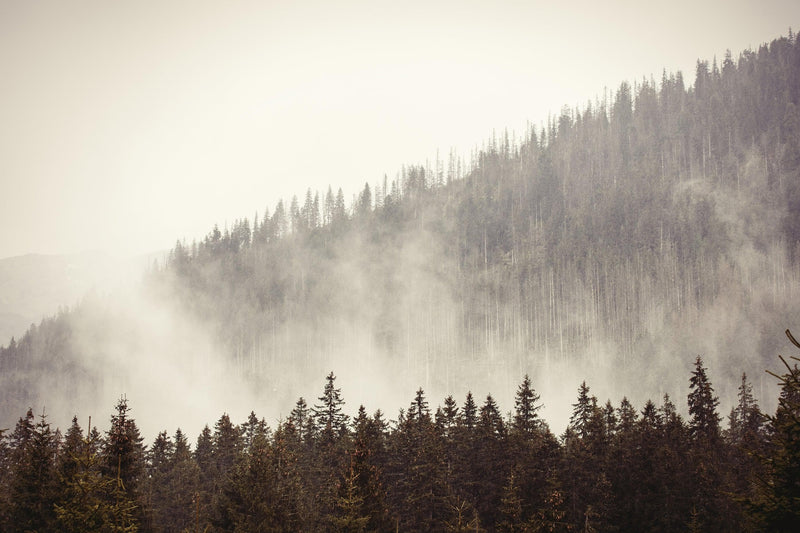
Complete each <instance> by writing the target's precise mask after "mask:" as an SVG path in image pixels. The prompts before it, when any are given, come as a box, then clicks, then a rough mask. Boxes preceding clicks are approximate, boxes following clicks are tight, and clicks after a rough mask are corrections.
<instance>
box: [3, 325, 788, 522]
mask: <svg viewBox="0 0 800 533" xmlns="http://www.w3.org/2000/svg"><path fill="white" fill-rule="evenodd" d="M787 334H789V332H788V331H787ZM789 336H790V338H791V339H792V342H793V343H794V344H795V346H797V347H798V348H800V344H797V342H796V341H794V339H793V338H792V337H791V335H790V334H789ZM793 359H795V358H793ZM781 360H782V361H783V363H784V365H785V371H784V372H783V373H782V374H773V375H775V376H776V377H777V378H778V379H779V382H780V385H781V392H780V398H779V406H778V409H777V411H776V413H775V414H774V416H764V415H763V414H762V413H761V411H760V410H759V407H758V404H757V403H756V401H755V400H754V398H753V394H752V389H751V386H750V383H749V381H748V380H747V376H746V375H742V381H741V386H740V388H739V393H738V402H737V404H736V406H735V407H734V408H733V409H732V410H731V413H730V415H729V417H728V421H727V427H726V428H725V429H723V428H722V424H721V417H720V415H719V413H718V412H717V404H718V399H717V397H716V396H715V394H714V388H713V385H712V382H711V379H710V376H709V375H708V373H707V369H706V368H705V366H704V364H703V360H702V359H701V358H700V357H697V359H696V360H695V362H694V369H693V371H692V373H691V376H690V379H689V384H690V392H689V395H688V398H687V402H688V405H687V407H688V413H689V415H688V419H684V418H683V417H682V416H681V415H680V414H679V413H678V409H677V408H676V405H675V404H674V403H673V401H672V400H671V399H670V398H669V397H668V396H665V397H664V398H663V399H661V400H660V402H659V404H656V403H654V402H652V401H648V402H646V404H645V405H644V406H643V407H642V408H641V409H636V408H635V407H634V406H633V405H631V403H630V402H629V401H628V400H627V399H625V398H623V399H622V400H621V401H620V403H619V405H618V406H616V407H615V406H614V405H612V404H611V402H610V401H609V402H607V403H605V404H600V403H599V402H598V400H597V398H596V397H595V396H593V395H592V394H591V390H590V388H589V386H588V385H587V384H586V383H585V382H584V383H583V384H581V386H580V388H579V389H578V394H577V399H576V402H575V403H574V404H573V411H572V415H571V417H570V420H569V424H568V426H567V429H566V430H565V432H564V433H563V434H562V435H561V436H559V437H556V436H555V435H553V433H552V432H551V431H550V429H549V427H548V425H547V424H546V423H545V422H544V421H543V420H542V419H541V418H540V417H539V415H538V413H537V411H538V410H539V408H540V407H541V404H540V403H539V395H538V394H537V393H536V391H535V390H534V388H533V385H532V381H531V379H530V378H529V377H528V376H525V377H524V379H523V381H522V383H521V384H520V385H519V387H518V388H517V390H516V400H515V407H514V411H513V412H512V413H509V415H508V416H503V415H502V414H501V412H500V408H499V407H498V405H497V404H496V402H495V401H494V399H493V398H492V396H491V395H489V396H487V397H486V398H485V400H483V401H482V402H479V403H476V402H475V399H474V398H473V397H472V395H471V394H468V395H467V397H466V399H465V401H464V403H463V404H462V405H460V406H459V404H458V403H457V402H456V401H455V400H454V399H453V398H452V397H451V396H449V397H447V398H445V399H444V401H443V403H442V405H440V406H439V407H437V408H436V409H433V408H432V407H431V406H430V404H429V402H428V399H427V398H426V397H425V393H424V391H423V390H422V389H419V390H418V391H417V392H416V394H415V395H414V397H413V400H412V401H411V403H410V405H409V406H408V408H406V409H401V410H400V411H399V414H398V416H397V419H396V420H393V421H387V420H386V419H385V416H384V414H383V413H382V412H381V411H380V410H379V411H376V412H375V413H374V414H372V415H369V414H368V413H367V412H366V410H365V409H364V407H363V406H362V407H360V408H359V409H358V413H357V415H356V416H355V417H354V418H352V419H349V417H347V416H346V415H345V414H344V403H345V402H344V399H343V395H342V392H341V390H340V389H338V388H337V387H336V383H335V382H336V376H335V375H334V373H333V372H331V373H330V374H329V375H328V376H327V378H326V380H325V385H324V389H323V392H322V395H321V396H320V398H319V403H318V404H316V406H315V407H314V408H311V409H310V408H309V407H308V405H307V403H306V401H305V400H304V399H303V398H300V399H299V400H298V401H297V404H296V407H295V409H294V410H293V411H292V413H291V415H290V416H289V417H288V418H287V419H286V420H283V421H281V422H279V423H278V425H277V427H276V428H274V429H272V428H270V427H268V425H267V424H266V423H265V421H264V420H263V419H259V418H258V417H257V416H256V415H255V414H254V413H251V414H250V416H249V417H248V419H247V420H246V421H244V422H242V423H240V424H238V425H236V424H233V423H232V422H231V420H230V418H229V417H228V415H225V414H224V415H222V416H221V417H220V418H219V419H218V420H217V422H216V423H215V424H214V426H213V429H211V428H210V427H209V426H206V427H205V428H204V429H203V430H202V431H201V432H200V435H199V437H198V438H197V442H196V444H195V446H194V449H192V448H191V447H190V445H189V443H188V442H187V439H186V436H185V435H184V433H183V432H182V431H181V430H180V429H178V430H176V431H175V433H174V434H173V435H172V436H170V435H168V434H167V432H162V433H159V434H158V436H157V437H156V438H155V441H154V442H153V443H152V445H150V446H149V447H145V446H144V445H143V443H142V438H141V437H140V435H139V430H138V428H137V425H136V422H135V421H134V419H133V418H132V417H131V409H130V408H129V406H128V403H127V401H126V400H125V399H124V398H122V399H120V401H119V402H118V404H117V405H116V408H115V411H114V414H113V415H112V416H111V420H110V427H109V429H108V430H107V431H106V432H105V433H102V434H101V433H100V432H99V431H98V430H97V429H96V428H95V427H93V426H91V421H90V427H89V428H88V429H87V430H86V431H84V430H83V429H82V428H81V426H80V425H79V423H78V420H77V418H75V419H73V422H72V425H71V426H70V428H69V429H68V430H67V431H66V433H65V434H63V435H62V433H61V432H60V431H59V430H55V431H54V430H53V429H52V428H51V427H50V424H48V422H47V417H46V414H44V413H43V414H42V415H40V416H39V417H38V419H37V417H35V416H34V414H33V413H32V412H31V411H30V410H29V411H28V413H27V414H26V415H25V416H23V417H21V418H20V419H19V421H18V423H17V425H16V427H15V428H14V431H13V432H11V433H5V434H3V436H2V439H0V517H2V518H0V520H1V522H0V528H1V529H2V530H3V531H9V532H17V531H19V532H23V531H39V532H46V531H104V532H105V531H127V532H133V531H143V532H144V531H146V532H150V531H152V532H176V533H178V532H184V531H219V532H222V531H236V532H246V531H252V532H263V531H287V532H289V531H331V532H334V531H352V532H366V531H376V532H383V531H386V532H391V531H398V530H399V531H420V532H429V531H442V532H445V531H497V532H521V531H630V532H635V531H787V532H788V531H797V530H798V528H799V527H800V506H798V501H800V500H799V499H800V487H799V486H798V484H797V480H798V479H800V370H798V367H797V365H796V364H790V363H789V362H787V361H786V360H785V359H784V358H783V357H782V358H781ZM795 360H796V361H800V359H795Z"/></svg>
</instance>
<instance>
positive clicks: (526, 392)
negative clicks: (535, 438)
mask: <svg viewBox="0 0 800 533" xmlns="http://www.w3.org/2000/svg"><path fill="white" fill-rule="evenodd" d="M539 399H540V398H539V395H538V394H537V393H536V391H534V390H533V388H532V387H531V380H530V378H529V377H528V375H527V374H525V378H524V379H523V380H522V383H521V384H520V386H519V388H517V395H516V399H515V400H514V407H515V409H516V411H515V413H514V423H513V424H512V430H513V431H514V432H516V433H519V434H522V435H526V436H530V435H531V434H532V433H533V432H534V431H536V430H537V429H538V428H539V425H540V423H541V422H540V420H539V415H538V413H537V411H538V410H539V409H541V407H542V406H541V405H537V403H538V402H539Z"/></svg>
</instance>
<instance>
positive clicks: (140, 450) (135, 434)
mask: <svg viewBox="0 0 800 533" xmlns="http://www.w3.org/2000/svg"><path fill="white" fill-rule="evenodd" d="M115 411H116V412H115V413H114V414H113V415H111V427H110V428H109V430H108V431H107V432H106V438H105V441H104V442H103V454H102V455H103V460H102V475H103V477H105V478H106V479H110V480H115V486H114V490H113V491H112V496H111V497H112V498H113V500H112V504H113V506H114V507H116V508H119V509H129V508H130V509H135V512H134V516H133V522H132V524H130V527H138V524H140V523H141V522H142V521H143V520H145V519H146V512H147V510H146V509H145V508H144V506H143V505H142V498H141V492H140V488H141V487H140V484H141V481H142V476H143V475H144V473H145V472H144V466H145V448H144V445H143V444H142V441H143V439H142V437H141V435H140V434H139V428H138V427H137V425H136V422H135V421H134V419H133V418H131V417H130V415H129V408H128V400H127V399H126V398H125V397H122V398H120V399H119V401H118V402H117V405H116V407H115ZM121 520H122V519H121ZM126 520H127V519H125V520H123V523H121V524H120V527H123V526H124V527H129V526H128V524H127V522H126Z"/></svg>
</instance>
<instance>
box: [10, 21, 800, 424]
mask: <svg viewBox="0 0 800 533" xmlns="http://www.w3.org/2000/svg"><path fill="white" fill-rule="evenodd" d="M798 98H800V42H798V40H797V38H796V37H795V36H794V35H789V36H788V37H781V38H779V39H776V40H775V41H773V42H772V43H770V44H769V45H764V46H762V47H760V48H759V49H758V50H756V51H750V50H748V51H745V52H742V53H741V54H740V55H739V56H738V57H734V56H732V55H731V54H726V56H725V57H724V58H722V59H721V61H717V60H716V59H715V60H713V61H711V62H709V61H699V62H698V63H697V68H696V72H695V73H693V76H692V77H691V78H690V79H688V80H685V79H684V77H683V75H682V74H681V73H675V74H668V73H666V72H665V73H664V74H663V75H662V77H661V79H660V80H653V79H643V80H639V81H636V82H634V83H633V84H631V83H627V82H625V83H622V84H621V85H620V86H619V87H618V88H617V89H616V90H615V91H613V92H607V93H605V94H604V95H602V96H600V97H598V98H596V99H595V100H594V101H592V102H589V103H587V104H586V105H585V106H583V107H580V108H575V109H573V108H568V107H565V108H564V109H563V110H562V112H561V114H560V115H559V116H557V117H551V118H550V119H549V120H548V121H547V122H546V124H545V125H544V127H542V128H541V129H539V128H531V129H530V131H528V132H526V133H525V134H524V135H523V136H522V138H517V137H515V136H514V135H509V134H506V133H504V134H501V135H499V136H495V137H494V138H492V139H491V140H489V141H488V142H487V143H486V145H485V146H484V147H482V148H481V149H480V150H476V151H475V153H474V154H473V155H472V156H471V157H470V158H469V159H468V160H464V159H463V158H460V157H459V156H457V155H456V154H452V155H451V156H450V157H449V158H448V159H447V161H439V160H437V161H433V162H431V163H429V164H426V165H412V166H408V167H406V168H404V169H403V170H402V171H401V172H399V173H398V175H397V176H396V177H394V178H392V179H390V178H388V177H384V178H383V179H382V180H379V181H378V183H372V184H369V183H367V184H365V186H364V188H363V190H362V191H360V192H359V193H358V194H357V195H355V196H354V197H353V199H352V201H350V202H348V201H347V200H346V199H345V196H344V194H343V192H342V191H341V190H338V191H336V192H334V189H329V190H327V191H321V192H314V191H310V190H309V191H308V192H307V193H306V194H305V196H304V197H301V198H300V199H297V198H293V199H292V200H291V201H288V202H283V201H281V202H279V203H278V204H277V205H276V206H275V207H273V208H272V209H267V210H265V212H262V213H261V214H257V215H256V216H255V217H254V218H252V219H247V218H243V219H241V220H239V221H236V222H235V223H233V224H231V225H230V226H229V227H226V228H223V229H219V228H218V227H214V229H213V230H212V231H211V232H210V233H209V234H208V236H207V237H206V238H205V239H203V240H201V241H200V242H192V243H187V242H184V241H179V242H178V243H177V244H176V246H175V248H174V249H173V250H172V252H171V254H170V258H169V260H168V262H167V263H166V264H164V265H161V266H160V267H159V268H156V269H154V271H153V272H152V273H151V275H150V276H149V279H148V281H147V283H146V285H145V287H144V289H143V292H144V293H146V294H148V297H149V298H151V299H152V301H155V302H159V303H158V304H156V307H158V306H161V308H165V309H166V308H168V309H170V311H171V312H172V313H176V314H177V315H178V316H179V317H180V321H181V323H183V322H191V323H193V324H195V325H196V327H195V331H199V332H202V334H203V336H204V338H206V337H207V340H208V343H209V344H210V346H211V348H210V349H209V350H208V351H207V353H204V354H203V355H202V357H200V355H198V356H197V357H193V356H192V357H190V356H188V355H180V354H181V350H183V351H184V353H190V352H192V351H193V348H194V347H193V346H189V345H188V341H186V340H185V339H184V338H182V337H181V338H180V339H178V340H177V341H176V340H175V338H174V337H169V336H165V337H163V338H162V337H156V336H149V334H148V333H147V332H148V330H147V329H146V328H144V329H137V328H138V327H139V326H136V325H135V322H134V317H135V318H136V319H140V318H141V316H143V315H145V314H147V313H142V312H139V310H138V309H137V308H133V307H131V308H129V309H126V310H125V312H121V311H117V310H116V308H115V307H114V304H110V303H108V302H91V301H90V302H87V303H85V304H83V305H81V306H78V307H77V308H76V309H75V310H73V311H72V312H67V313H62V314H61V315H59V316H57V317H54V318H51V319H46V320H45V321H43V322H42V323H41V324H40V325H38V326H36V327H33V328H31V329H30V330H29V331H28V333H27V334H26V335H25V336H24V337H22V338H21V339H15V340H12V341H11V342H10V343H9V344H8V345H7V346H6V347H4V348H2V350H1V351H0V371H1V372H2V373H1V374H0V375H2V378H1V379H2V384H0V395H2V406H3V407H2V410H3V413H2V417H3V418H2V419H3V420H11V419H12V417H16V416H18V413H19V412H20V411H22V410H24V409H26V408H27V407H28V406H29V405H41V404H43V403H45V402H46V403H47V404H48V405H52V404H56V405H58V406H59V407H61V406H62V405H61V404H63V403H66V402H65V401H64V400H67V399H69V398H71V397H72V396H71V395H74V394H77V395H80V396H81V397H85V398H90V397H91V396H92V394H95V393H96V391H97V390H99V389H103V388H106V389H107V388H108V387H112V388H113V387H115V386H116V387H121V388H124V389H126V390H127V389H128V388H130V387H131V384H132V383H133V381H132V378H130V376H129V374H128V372H127V369H129V368H130V367H131V365H135V364H136V363H137V362H138V361H142V360H145V358H147V357H148V353H152V352H153V350H154V346H155V345H158V348H157V349H158V350H159V351H158V361H159V364H162V363H164V362H166V363H169V362H170V361H180V364H177V363H175V364H173V365H172V366H168V368H169V369H170V371H171V372H174V374H173V375H174V376H177V377H176V378H175V379H179V378H180V375H182V374H183V375H185V374H186V372H188V370H187V368H191V369H192V370H191V371H192V372H194V374H192V378H191V379H188V380H187V382H186V383H185V386H187V387H191V386H192V383H193V382H195V381H193V380H195V379H197V378H196V376H198V375H199V374H198V372H202V371H203V369H206V370H207V369H208V368H211V366H213V368H214V369H215V370H216V369H220V375H219V376H218V377H219V378H220V379H222V376H223V375H225V376H232V377H233V378H234V379H236V380H239V382H241V383H242V387H243V388H247V387H252V388H256V389H258V390H260V391H270V401H272V402H274V403H281V402H283V404H284V405H285V404H286V402H287V401H288V402H291V398H293V397H294V396H295V391H294V390H292V387H293V386H294V384H296V383H297V382H298V381H303V380H304V377H305V376H308V375H323V374H325V373H326V372H328V371H329V370H330V369H331V368H334V369H336V370H337V372H339V373H341V374H348V373H349V374H359V375H363V376H365V377H364V381H365V382H369V383H371V385H370V384H369V383H366V384H364V385H363V387H364V388H366V389H367V390H368V391H373V390H374V391H380V390H381V389H382V387H384V385H386V387H385V388H386V389H389V388H393V390H401V391H406V390H413V389H414V388H415V387H417V386H418V385H420V384H422V385H423V386H424V387H425V388H426V390H429V391H432V392H433V393H435V394H440V393H442V394H444V393H448V392H449V391H458V390H461V389H462V388H463V387H465V386H466V385H465V384H467V383H471V384H473V386H477V385H475V384H478V383H479V384H480V386H481V387H482V388H485V389H486V390H510V389H511V387H510V384H512V383H515V382H517V380H518V379H519V377H520V376H521V375H523V374H525V373H531V374H532V375H535V376H544V377H545V378H546V383H545V385H544V390H545V391H548V392H549V390H548V387H552V388H560V389H563V384H562V381H561V378H562V377H563V376H564V373H565V372H568V373H569V374H570V375H571V376H573V379H575V378H574V375H575V371H576V370H577V371H579V372H582V373H585V374H591V376H592V377H594V379H596V380H598V381H599V382H601V383H602V384H603V385H602V386H605V387H608V388H609V389H612V390H614V389H619V390H628V391H631V388H632V387H633V386H634V384H635V385H636V390H633V391H632V392H630V394H632V395H633V396H634V397H635V398H647V397H649V396H650V395H652V394H653V393H654V391H655V392H657V393H659V394H660V393H661V392H666V391H669V390H678V391H681V392H682V391H684V390H685V380H684V379H683V369H682V368H681V369H679V371H678V372H674V371H673V369H674V368H675V365H676V363H675V362H676V361H685V360H687V357H688V358H690V357H692V356H693V355H696V354H703V356H704V357H705V360H706V361H707V364H709V367H710V368H711V369H712V370H713V371H714V372H715V374H716V375H718V376H719V380H718V390H719V391H720V394H721V395H722V396H723V398H726V401H727V402H730V401H731V400H730V399H731V398H733V397H734V396H735V390H736V387H737V385H738V379H739V376H740V373H741V372H742V371H746V372H747V373H748V374H749V375H753V376H761V375H762V374H763V369H764V368H765V367H767V366H769V362H770V361H771V360H772V358H773V357H774V354H775V353H776V352H777V351H778V344H777V343H778V342H779V341H777V340H776V339H779V338H780V335H779V332H780V331H782V330H783V329H784V328H785V327H790V326H792V324H794V323H796V322H797V321H798V320H800V299H798V295H799V294H800V292H799V290H800V271H798V261H799V260H800V244H798V243H799V242H800V111H799V110H798V108H797V106H798ZM212 216H213V215H212ZM126 313H128V314H126ZM149 325H153V324H149ZM157 325H158V327H161V328H169V329H172V330H175V331H179V330H180V328H179V327H172V325H173V322H172V321H170V320H162V321H160V322H159V323H158V324H157ZM173 333H174V331H173ZM162 340H163V342H162ZM148 361H149V360H148ZM148 364H150V363H149V362H148ZM153 364H155V363H153ZM209 365H211V366H209ZM153 368H154V369H155V367H153ZM158 368H159V370H158V371H155V370H153V371H152V372H150V374H152V375H156V374H159V381H157V382H154V383H167V382H168V380H167V379H166V378H162V377H161V376H160V374H161V371H160V370H161V368H163V367H158ZM757 379H758V380H759V382H760V381H761V378H757ZM162 380H164V381H162ZM370 387H372V388H370ZM87 401H88V400H87ZM66 408H69V406H68V405H67V407H66Z"/></svg>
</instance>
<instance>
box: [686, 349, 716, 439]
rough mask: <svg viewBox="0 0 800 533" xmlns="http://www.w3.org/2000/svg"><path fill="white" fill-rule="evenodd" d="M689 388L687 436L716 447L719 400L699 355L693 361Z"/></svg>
mask: <svg viewBox="0 0 800 533" xmlns="http://www.w3.org/2000/svg"><path fill="white" fill-rule="evenodd" d="M689 388H690V392H689V416H690V419H689V435H690V436H691V437H692V439H693V440H695V441H699V442H702V444H703V445H705V446H717V445H718V444H719V438H720V429H719V422H720V417H719V415H718V414H717V406H718V405H719V399H718V398H717V397H716V396H714V388H713V387H712V386H711V382H710V381H709V379H708V376H707V375H706V369H705V367H704V366H703V360H702V358H701V357H700V356H699V355H698V356H697V359H696V360H695V368H694V370H693V371H692V377H691V379H690V380H689Z"/></svg>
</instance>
